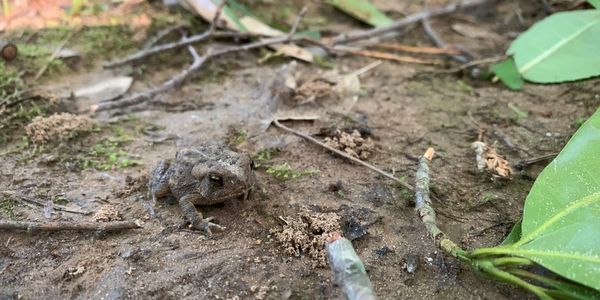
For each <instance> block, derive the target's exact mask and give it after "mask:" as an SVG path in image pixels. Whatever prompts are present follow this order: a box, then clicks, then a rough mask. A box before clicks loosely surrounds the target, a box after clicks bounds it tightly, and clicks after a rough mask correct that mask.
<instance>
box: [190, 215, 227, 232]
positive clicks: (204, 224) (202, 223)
mask: <svg viewBox="0 0 600 300" xmlns="http://www.w3.org/2000/svg"><path fill="white" fill-rule="evenodd" d="M198 215H199V218H198V219H197V220H194V221H191V224H192V226H193V227H194V228H196V229H198V230H202V231H204V232H206V234H207V235H211V234H212V231H211V230H210V228H211V227H212V228H217V229H219V230H225V227H223V226H221V225H219V224H215V223H213V222H211V221H212V220H213V217H208V218H206V219H203V218H202V214H200V213H198Z"/></svg>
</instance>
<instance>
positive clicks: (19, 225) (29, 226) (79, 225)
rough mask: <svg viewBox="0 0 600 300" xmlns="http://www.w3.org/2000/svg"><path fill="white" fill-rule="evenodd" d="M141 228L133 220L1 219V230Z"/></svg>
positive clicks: (114, 229)
mask: <svg viewBox="0 0 600 300" xmlns="http://www.w3.org/2000/svg"><path fill="white" fill-rule="evenodd" d="M135 228H141V226H139V225H138V224H136V223H135V222H131V221H118V222H27V221H6V220H1V221H0V230H26V231H28V232H34V231H64V230H83V231H101V232H110V231H119V230H125V229H135Z"/></svg>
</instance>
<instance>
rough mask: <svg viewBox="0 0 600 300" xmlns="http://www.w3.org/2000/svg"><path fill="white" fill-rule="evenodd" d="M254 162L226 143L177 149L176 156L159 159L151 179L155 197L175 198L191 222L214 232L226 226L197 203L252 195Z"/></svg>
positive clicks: (151, 188)
mask: <svg viewBox="0 0 600 300" xmlns="http://www.w3.org/2000/svg"><path fill="white" fill-rule="evenodd" d="M252 169H253V163H252V160H251V159H250V157H249V156H248V155H247V154H242V153H236V152H233V151H231V150H229V149H227V148H226V147H225V146H222V145H216V144H212V145H204V146H201V147H197V148H191V149H182V150H179V151H177V153H176V154H175V159H174V160H172V159H169V160H161V161H160V162H158V164H157V165H156V167H155V168H154V170H153V171H152V174H151V176H150V181H149V183H148V189H149V191H150V194H151V195H152V199H153V201H155V203H156V201H157V200H166V199H169V198H174V199H176V200H177V202H178V203H179V206H180V207H181V209H182V210H183V214H184V215H185V217H186V218H187V220H188V221H189V222H190V224H191V226H193V227H194V228H196V229H199V230H202V231H204V232H206V233H207V234H209V235H210V234H211V227H214V228H217V229H221V230H222V229H224V227H222V226H220V225H217V224H215V223H212V222H211V221H212V220H213V218H212V217H209V218H204V217H203V216H202V213H200V212H199V211H197V210H196V207H195V205H211V204H216V203H220V202H223V201H225V200H229V199H234V198H243V199H244V200H245V199H247V198H248V196H249V194H250V191H251V190H252V188H253V186H254V181H255V179H254V173H253V171H252Z"/></svg>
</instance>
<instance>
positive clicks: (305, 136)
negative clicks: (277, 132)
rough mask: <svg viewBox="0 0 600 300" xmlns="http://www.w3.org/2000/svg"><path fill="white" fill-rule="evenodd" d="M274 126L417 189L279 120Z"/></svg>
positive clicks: (407, 186)
mask: <svg viewBox="0 0 600 300" xmlns="http://www.w3.org/2000/svg"><path fill="white" fill-rule="evenodd" d="M273 124H275V126H277V127H279V128H281V129H283V130H285V131H287V132H289V133H292V134H295V135H297V136H299V137H301V138H303V139H306V140H309V141H311V142H313V143H315V144H317V145H319V146H321V147H323V148H325V149H327V150H329V151H331V152H333V153H335V154H337V155H339V156H342V157H344V158H346V159H349V160H351V161H352V162H355V163H357V164H359V165H362V166H364V167H367V168H369V169H371V170H373V171H375V172H377V173H379V174H381V175H383V176H385V177H387V178H389V179H392V180H394V181H396V182H398V183H399V184H400V185H401V186H403V187H404V188H406V189H408V190H411V191H414V190H415V188H414V187H413V186H412V185H410V184H408V183H406V182H404V181H402V180H400V179H398V178H396V177H394V175H392V174H390V173H388V172H386V171H384V170H382V169H379V168H377V167H375V166H373V165H371V164H369V163H367V162H364V161H362V160H360V159H358V158H356V157H352V156H350V155H348V153H345V152H342V151H340V150H338V149H335V148H332V147H330V146H328V145H325V144H323V143H321V142H320V141H318V140H317V139H315V138H313V137H311V136H309V135H306V134H304V133H301V132H299V131H296V130H294V129H291V128H289V127H287V126H284V125H282V124H281V123H279V120H277V119H275V120H273Z"/></svg>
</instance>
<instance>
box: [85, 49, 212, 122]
mask: <svg viewBox="0 0 600 300" xmlns="http://www.w3.org/2000/svg"><path fill="white" fill-rule="evenodd" d="M188 51H189V52H190V53H191V55H192V57H193V58H194V61H193V62H192V64H191V65H190V66H189V67H187V68H186V69H184V70H183V71H181V72H179V74H177V75H175V76H173V77H172V78H171V79H169V80H167V81H165V82H164V83H163V84H161V85H160V86H158V87H155V88H153V89H151V90H149V91H147V92H143V93H136V94H133V95H131V96H129V97H127V98H124V99H121V100H118V101H112V102H103V103H100V104H95V105H92V106H91V108H90V111H91V112H92V113H94V112H98V111H104V110H110V109H115V108H121V107H127V106H132V105H136V104H139V103H142V102H144V101H146V100H148V99H151V98H153V97H154V96H156V95H158V94H161V93H164V92H166V91H168V90H170V89H173V88H176V87H178V86H180V85H181V84H183V82H184V81H185V80H186V79H187V78H188V77H189V76H191V75H192V74H193V73H194V72H196V71H197V70H198V69H199V68H200V67H201V66H202V65H203V64H204V63H205V62H206V60H207V59H208V58H209V57H210V56H209V55H203V56H199V55H198V53H197V52H196V50H195V49H194V48H193V47H192V46H191V45H188Z"/></svg>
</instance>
